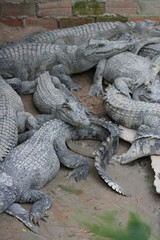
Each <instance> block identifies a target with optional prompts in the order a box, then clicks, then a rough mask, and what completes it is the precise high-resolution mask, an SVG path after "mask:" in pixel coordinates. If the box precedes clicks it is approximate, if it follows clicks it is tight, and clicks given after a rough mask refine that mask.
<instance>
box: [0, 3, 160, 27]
mask: <svg viewBox="0 0 160 240" xmlns="http://www.w3.org/2000/svg"><path fill="white" fill-rule="evenodd" d="M144 18H148V19H153V20H156V21H158V22H160V0H106V1H105V0H86V1H81V0H72V1H71V0H59V1H56V0H33V1H31V0H0V22H2V23H5V24H7V25H10V26H23V27H25V26H31V25H32V26H33V25H35V26H41V27H44V28H48V29H56V28H64V27H71V26H76V25H80V24H84V23H90V22H96V21H122V22H124V21H131V20H133V21H137V20H141V19H144Z"/></svg>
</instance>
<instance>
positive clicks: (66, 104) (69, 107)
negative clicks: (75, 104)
mask: <svg viewBox="0 0 160 240" xmlns="http://www.w3.org/2000/svg"><path fill="white" fill-rule="evenodd" d="M62 108H66V109H68V110H72V107H71V105H70V104H68V103H66V102H65V103H63V104H62Z"/></svg>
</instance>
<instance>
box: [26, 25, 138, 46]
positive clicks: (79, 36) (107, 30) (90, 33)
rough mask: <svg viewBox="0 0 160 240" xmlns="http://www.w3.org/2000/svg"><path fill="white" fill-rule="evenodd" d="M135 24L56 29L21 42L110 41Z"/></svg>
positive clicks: (34, 35) (28, 37) (72, 43)
mask: <svg viewBox="0 0 160 240" xmlns="http://www.w3.org/2000/svg"><path fill="white" fill-rule="evenodd" d="M134 26H135V23H133V22H131V23H121V22H118V21H117V22H97V23H89V24H84V25H81V26H76V27H71V28H65V29H57V30H53V31H49V30H48V31H43V32H38V33H32V34H30V35H29V36H27V37H25V38H24V39H23V40H22V42H43V43H58V42H61V41H62V40H63V41H64V42H65V43H67V44H70V45H74V44H75V45H77V44H78V45H80V44H82V43H83V42H84V41H85V39H87V40H88V39H90V38H93V37H97V36H98V37H99V38H100V37H104V38H106V39H111V38H113V37H115V36H117V35H119V34H123V33H124V32H126V29H127V28H128V27H129V28H133V27H134Z"/></svg>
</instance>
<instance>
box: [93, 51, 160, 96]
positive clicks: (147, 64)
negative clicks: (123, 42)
mask: <svg viewBox="0 0 160 240" xmlns="http://www.w3.org/2000/svg"><path fill="white" fill-rule="evenodd" d="M159 65H160V58H159V57H157V58H156V59H155V58H154V59H153V60H152V61H150V60H149V59H147V58H144V57H141V56H138V55H136V54H134V53H131V52H129V51H126V52H122V53H119V54H116V55H114V56H112V57H111V58H109V59H108V60H104V62H103V66H102V68H101V70H102V71H101V74H100V75H98V74H99V73H97V76H98V77H97V80H96V83H95V84H97V85H98V86H101V85H102V79H103V78H104V79H105V83H110V84H111V83H114V85H115V86H116V88H117V89H118V90H120V91H121V92H122V93H123V94H125V95H126V96H128V97H131V94H132V93H133V91H135V90H136V89H137V88H138V87H140V86H141V85H144V86H145V87H146V88H147V89H148V90H150V89H151V87H152V84H154V82H155V80H156V76H157V74H158V72H159V69H160V66H159ZM99 72H100V70H99Z"/></svg>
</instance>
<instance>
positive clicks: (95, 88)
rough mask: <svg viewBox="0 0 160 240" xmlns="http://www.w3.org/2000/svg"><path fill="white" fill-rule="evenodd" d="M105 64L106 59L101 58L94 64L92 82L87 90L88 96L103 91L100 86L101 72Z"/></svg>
mask: <svg viewBox="0 0 160 240" xmlns="http://www.w3.org/2000/svg"><path fill="white" fill-rule="evenodd" d="M105 64H106V59H102V60H100V61H99V62H98V64H97V66H96V72H95V75H94V79H93V84H92V86H91V88H90V90H89V92H88V95H89V96H94V95H96V96H98V95H99V94H101V93H103V88H102V80H103V72H104V68H105Z"/></svg>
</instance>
